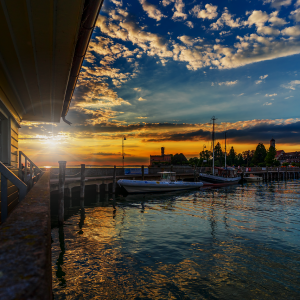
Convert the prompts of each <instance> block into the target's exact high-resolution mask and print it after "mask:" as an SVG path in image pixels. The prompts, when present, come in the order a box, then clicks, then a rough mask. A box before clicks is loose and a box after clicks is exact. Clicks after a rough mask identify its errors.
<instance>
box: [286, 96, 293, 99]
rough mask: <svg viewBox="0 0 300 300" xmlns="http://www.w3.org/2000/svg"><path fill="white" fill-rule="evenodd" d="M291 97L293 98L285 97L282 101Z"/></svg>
mask: <svg viewBox="0 0 300 300" xmlns="http://www.w3.org/2000/svg"><path fill="white" fill-rule="evenodd" d="M292 97H294V96H289V97H285V98H284V99H289V98H292Z"/></svg>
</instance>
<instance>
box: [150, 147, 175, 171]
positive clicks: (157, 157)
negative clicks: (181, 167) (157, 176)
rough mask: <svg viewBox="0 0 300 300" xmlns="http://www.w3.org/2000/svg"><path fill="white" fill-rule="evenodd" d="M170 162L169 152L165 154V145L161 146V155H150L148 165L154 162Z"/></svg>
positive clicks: (152, 164)
mask: <svg viewBox="0 0 300 300" xmlns="http://www.w3.org/2000/svg"><path fill="white" fill-rule="evenodd" d="M158 163H161V164H170V163H171V154H165V147H161V155H150V166H154V165H155V164H158Z"/></svg>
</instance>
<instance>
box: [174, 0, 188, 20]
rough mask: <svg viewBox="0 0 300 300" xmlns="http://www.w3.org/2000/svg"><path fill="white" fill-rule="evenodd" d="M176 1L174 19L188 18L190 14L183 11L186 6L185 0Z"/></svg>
mask: <svg viewBox="0 0 300 300" xmlns="http://www.w3.org/2000/svg"><path fill="white" fill-rule="evenodd" d="M174 1H175V5H174V14H173V17H172V19H173V20H175V21H182V20H186V19H187V17H188V15H187V14H185V13H184V12H183V10H184V6H185V4H184V2H183V0H174Z"/></svg>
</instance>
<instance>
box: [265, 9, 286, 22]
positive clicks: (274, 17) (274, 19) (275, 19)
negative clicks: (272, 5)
mask: <svg viewBox="0 0 300 300" xmlns="http://www.w3.org/2000/svg"><path fill="white" fill-rule="evenodd" d="M278 13H279V12H278V11H274V12H272V13H271V14H270V18H269V20H268V22H270V23H272V26H282V25H285V24H287V22H286V21H285V20H284V19H282V18H278Z"/></svg>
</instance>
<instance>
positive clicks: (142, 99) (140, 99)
mask: <svg viewBox="0 0 300 300" xmlns="http://www.w3.org/2000/svg"><path fill="white" fill-rule="evenodd" d="M138 100H139V101H146V99H144V98H142V97H140V98H139V99H138Z"/></svg>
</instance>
